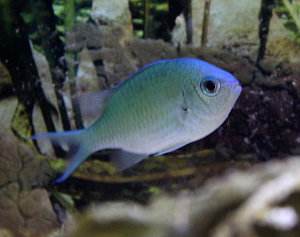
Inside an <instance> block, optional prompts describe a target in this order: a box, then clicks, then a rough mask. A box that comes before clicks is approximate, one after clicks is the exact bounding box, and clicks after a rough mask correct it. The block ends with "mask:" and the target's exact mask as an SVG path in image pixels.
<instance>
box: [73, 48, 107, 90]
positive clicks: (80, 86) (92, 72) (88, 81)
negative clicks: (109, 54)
mask: <svg viewBox="0 0 300 237" xmlns="http://www.w3.org/2000/svg"><path fill="white" fill-rule="evenodd" d="M104 83H105V82H104V81H103V80H99V79H98V78H97V71H96V68H95V65H94V63H93V61H92V58H91V55H90V52H89V50H88V49H87V48H84V49H83V50H82V51H81V52H80V53H79V65H78V71H77V75H76V86H77V90H78V91H79V94H81V93H84V92H91V91H99V90H100V89H102V88H104V86H105V85H104Z"/></svg>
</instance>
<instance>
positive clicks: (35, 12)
mask: <svg viewBox="0 0 300 237" xmlns="http://www.w3.org/2000/svg"><path fill="white" fill-rule="evenodd" d="M262 2H263V3H261V1H237V0H230V1H228V0H227V1H223V0H220V1H201V0H190V1H187V0H186V1H158V0H157V1H154V0H153V1H139V0H135V1H133V0H131V1H129V2H128V1H127V0H122V1H120V0H110V1H106V0H105V1H104V0H102V1H97V0H94V1H74V2H73V1H65V2H64V1H54V2H53V3H51V2H48V1H27V2H26V3H19V2H16V1H2V2H0V23H1V26H2V27H1V28H0V61H1V64H0V78H1V79H0V118H1V119H0V127H1V130H0V131H1V136H0V139H1V142H0V146H1V147H2V149H1V152H0V187H1V188H0V205H1V206H2V207H3V208H1V210H0V233H1V234H2V233H4V234H3V235H4V236H5V234H7V233H8V232H10V233H11V236H22V235H25V234H24V233H25V232H26V233H28V236H47V234H48V233H50V232H51V231H53V230H58V229H61V224H62V223H64V224H65V225H66V226H68V225H69V224H67V223H69V222H70V221H69V219H68V215H66V212H67V211H74V210H76V211H79V213H80V215H84V214H83V213H84V210H86V208H89V207H91V206H93V205H95V204H96V203H97V205H100V204H102V203H103V202H111V203H110V204H109V205H104V206H100V207H99V208H98V207H97V208H96V209H95V211H94V213H98V215H99V216H100V217H99V216H98V217H99V219H98V220H99V222H100V223H104V222H105V221H104V219H105V218H108V219H110V218H111V219H112V220H119V219H118V215H119V216H121V217H122V216H123V217H124V218H125V219H127V220H131V221H130V226H131V227H132V226H134V227H132V228H131V229H130V228H127V224H126V223H125V224H122V225H119V224H116V225H114V226H113V228H110V225H108V227H107V229H106V228H104V227H103V226H102V225H101V228H104V229H100V230H101V231H100V232H101V234H102V235H101V234H100V235H98V236H104V234H103V233H112V232H113V231H116V232H115V233H117V234H120V233H123V234H124V233H125V234H128V235H129V234H130V235H132V236H135V235H136V236H145V233H146V232H147V231H148V232H147V233H148V234H149V233H150V234H149V235H150V236H162V235H163V234H164V236H174V235H176V234H177V235H185V236H194V235H195V233H197V234H198V236H200V235H201V236H233V235H231V234H232V233H231V231H225V227H226V226H227V225H226V223H228V222H229V223H230V226H234V227H236V231H237V233H239V234H240V236H246V235H247V234H249V233H248V232H247V230H251V231H254V230H253V229H252V228H253V226H256V227H257V226H258V227H257V228H256V229H255V233H258V234H260V235H259V236H270V235H268V234H269V233H272V236H274V235H275V234H276V233H278V231H282V232H281V233H282V234H283V236H285V234H286V235H288V234H290V236H298V235H299V233H298V232H297V231H298V227H297V226H298V225H297V224H295V223H298V222H297V220H298V219H297V216H299V213H298V209H297V205H298V203H299V200H298V196H297V192H296V186H297V185H296V184H297V180H298V176H297V174H298V173H299V170H298V168H297V167H298V163H299V162H298V161H297V158H296V159H291V158H290V157H291V156H297V155H299V152H300V151H299V140H300V138H299V134H300V133H299V131H300V124H299V121H300V120H299V116H300V107H299V90H300V84H299V73H300V71H299V64H300V57H299V55H300V54H299V53H300V44H299V42H300V41H299V36H300V33H299V32H300V28H299V26H300V24H299V19H300V15H299V11H298V8H299V5H300V3H299V1H296V0H294V1H284V0H282V1H278V2H276V3H274V2H273V1H262ZM145 3H146V4H145ZM145 13H146V14H145ZM187 56H188V57H196V58H200V59H203V60H206V61H208V62H210V63H212V64H215V65H217V66H219V67H221V68H224V69H225V70H227V71H229V72H231V73H233V74H234V75H235V76H236V77H237V78H238V79H239V81H240V82H241V84H242V86H243V93H242V94H241V96H240V98H239V100H238V102H237V104H236V105H235V107H234V108H233V110H232V113H231V114H230V116H229V118H228V119H227V120H226V122H225V123H224V124H223V125H222V126H221V127H220V128H219V129H217V131H215V132H214V133H213V134H211V135H209V136H208V137H206V138H205V139H203V140H201V141H198V142H196V143H192V144H190V145H188V146H185V147H183V148H181V149H180V150H177V151H175V152H173V153H170V154H168V155H167V156H163V157H153V158H150V159H147V160H146V161H143V162H141V163H139V164H138V165H137V166H135V167H133V168H131V169H129V170H126V171H125V172H123V173H118V171H117V170H116V169H115V167H114V166H113V165H112V164H111V163H110V162H109V159H108V154H109V153H110V151H103V152H100V153H96V154H94V155H93V157H92V158H90V159H89V160H87V161H86V162H84V164H82V165H81V166H80V169H79V170H78V172H76V173H75V174H74V175H73V177H72V178H70V179H69V180H68V181H67V182H65V183H64V184H62V185H60V186H54V185H52V182H51V181H52V180H53V179H54V178H55V177H57V175H58V173H59V172H61V171H62V170H63V169H64V166H65V163H66V162H65V160H66V159H64V158H63V157H64V155H65V151H64V148H66V147H65V146H60V145H54V146H52V145H51V144H49V143H47V144H33V143H32V141H31V140H30V139H29V138H30V137H31V136H32V135H33V134H34V133H38V132H44V131H54V130H56V131H62V130H65V131H66V130H70V129H71V130H74V129H80V128H83V127H87V126H89V124H91V123H92V122H93V121H94V119H95V116H96V117H97V115H94V117H85V115H84V113H82V111H81V110H80V107H79V103H78V100H77V99H76V98H78V97H80V95H82V94H83V93H86V92H94V91H99V90H105V89H108V88H111V87H114V86H115V85H116V84H118V83H120V82H121V81H123V80H126V78H127V77H128V76H129V75H131V74H132V73H134V72H135V71H136V70H137V69H138V68H140V67H142V66H143V65H145V64H148V63H150V62H152V61H155V60H159V59H166V58H177V57H187ZM90 106H93V105H92V104H91V105H90ZM276 162H279V163H278V164H277V163H276ZM256 165H259V168H257V166H256ZM233 171H239V172H240V173H239V174H238V175H233V176H229V178H224V177H225V176H226V175H229V174H231V173H232V172H233ZM224 175H225V176H224ZM279 176H280V177H279ZM213 177H215V178H216V179H217V180H219V181H216V183H212V182H207V180H210V179H211V178H213ZM226 177H227V176H226ZM265 177H268V179H266V178H265ZM267 181H268V182H269V183H267ZM279 184H280V185H279ZM204 187H205V188H204ZM269 187H270V188H269ZM275 189H276V190H278V192H273V191H272V190H275ZM218 190H219V191H218ZM182 192H184V193H182ZM217 192H219V193H221V194H222V195H221V194H220V195H218V194H217ZM166 193H167V194H169V195H171V196H172V198H170V199H161V197H164V195H165V194H166ZM194 193H196V194H194ZM288 193H291V195H293V197H294V196H295V198H294V199H293V200H294V201H293V202H292V201H291V199H290V198H288ZM6 197H11V198H10V199H7V198H6ZM16 197H18V198H16ZM260 197H261V198H260ZM266 197H268V198H266ZM153 199H154V200H156V201H154V202H155V203H156V204H153V205H152V206H151V207H149V206H148V204H149V202H151V200H153ZM128 200H130V201H132V202H133V203H134V205H139V204H142V205H147V206H146V209H144V207H141V206H127V205H126V204H116V203H115V201H120V202H124V201H128ZM197 200H200V201H197ZM268 200H269V201H270V203H272V205H273V203H275V204H274V206H275V207H276V208H275V210H276V211H277V212H276V211H275V212H274V210H272V211H271V209H270V205H268V203H269V201H268ZM277 200H282V202H281V203H285V205H286V206H289V207H290V208H291V209H281V208H282V207H281V206H280V205H278V201H277ZM235 201H236V202H235ZM211 203H212V204H213V203H219V204H220V206H218V205H216V206H214V205H211ZM236 203H239V204H240V206H239V207H236V206H237V205H235V204H236ZM253 203H254V204H257V205H254V204H253ZM118 205H119V206H118ZM222 205H223V206H222ZM252 205H254V207H253V206H252ZM205 207H207V209H205ZM222 207H228V208H225V209H226V210H230V211H228V212H227V211H226V212H224V213H226V215H224V217H220V216H219V215H215V213H219V211H220V213H221V212H222V213H223V211H224V209H222ZM5 208H6V209H5ZM214 208H215V209H214ZM260 208H261V209H260ZM105 209H107V213H106V212H104V211H103V210H105ZM207 210H209V211H207ZM251 210H252V211H253V212H251ZM262 210H264V212H263V213H265V215H264V216H263V217H261V218H260V219H259V218H257V217H256V214H257V213H261V211H262ZM99 213H100V214H99ZM114 213H115V214H114ZM194 213H196V214H195V215H194ZM251 213H254V214H253V215H252V214H251ZM272 213H285V214H286V216H283V217H282V216H280V218H278V219H276V215H275V217H274V215H273V214H272ZM94 215H96V216H97V214H94ZM103 216H106V217H105V218H104V217H103ZM195 216H201V217H203V216H205V217H206V220H208V222H207V223H213V224H209V225H208V224H207V223H204V222H203V221H201V220H202V219H201V218H200V219H201V220H200V219H197V218H196V219H197V220H196V219H194V218H195ZM225 216H227V217H228V219H226V218H225ZM231 216H232V218H231ZM158 217H160V218H161V219H160V218H158ZM229 217H230V218H229ZM233 217H235V219H234V218H233ZM250 217H251V218H250ZM93 218H94V217H93ZM93 218H92V219H93ZM95 218H96V217H95ZM130 218H131V219H130ZM147 218H148V219H147ZM243 218H245V219H243ZM247 218H248V219H247ZM274 218H275V219H276V220H274ZM96 219H97V218H96ZM225 219H226V220H225ZM105 220H107V219H105ZM166 220H168V221H170V222H168V221H166ZM213 220H215V221H213ZM239 220H240V221H239ZM242 220H247V221H245V222H243V221H242ZM139 221H140V222H139ZM210 221H211V222H210ZM226 221H227V222H226ZM140 223H142V224H141V226H140ZM149 223H150V224H149ZM160 223H161V225H159V224H160ZM190 223H198V224H192V225H190ZM214 223H219V225H215V224H214ZM245 223H246V224H245ZM278 223H279V224H278ZM248 224H249V225H248ZM145 226H146V227H145ZM149 226H150V227H149ZM166 226H171V230H170V228H167V227H166ZM195 226H196V227H197V228H196V227H195ZM244 226H246V227H245V229H243V227H244ZM282 226H283V227H282ZM144 227H145V228H144ZM148 227H149V229H147V228H148ZM86 228H87V229H84V228H83V229H79V230H78V232H77V233H75V234H73V235H71V236H82V234H81V233H82V232H81V231H83V232H84V233H86V235H87V236H88V235H89V236H96V234H99V233H98V232H99V231H96V230H95V229H89V228H88V227H86ZM99 228H100V227H99ZM247 228H249V229H247ZM96 229H97V228H96ZM246 229H247V230H246ZM98 230H99V229H98ZM105 231H107V232H105ZM109 231H110V232H109ZM131 231H132V232H131ZM245 231H246V232H245ZM272 231H274V232H272ZM162 233H163V234H162ZM274 233H275V234H274ZM1 234H0V236H1ZM197 234H196V235H197ZM213 234H215V235H213ZM149 235H148V236H149ZM8 236H10V235H8ZM61 236H64V234H61ZM116 236H119V235H116ZM257 236H258V235H257Z"/></svg>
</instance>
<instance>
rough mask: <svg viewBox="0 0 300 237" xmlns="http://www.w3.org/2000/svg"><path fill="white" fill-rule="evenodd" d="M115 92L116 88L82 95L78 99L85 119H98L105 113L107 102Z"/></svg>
mask: <svg viewBox="0 0 300 237" xmlns="http://www.w3.org/2000/svg"><path fill="white" fill-rule="evenodd" d="M113 92H114V89H107V90H102V91H96V92H87V93H83V94H82V95H80V96H79V97H78V98H77V100H78V102H79V106H80V110H81V114H82V117H83V119H84V120H88V121H89V122H91V121H94V120H96V119H98V118H99V117H100V116H101V114H102V113H103V110H104V108H105V105H106V102H107V100H108V99H109V98H110V96H111V95H112V94H113Z"/></svg>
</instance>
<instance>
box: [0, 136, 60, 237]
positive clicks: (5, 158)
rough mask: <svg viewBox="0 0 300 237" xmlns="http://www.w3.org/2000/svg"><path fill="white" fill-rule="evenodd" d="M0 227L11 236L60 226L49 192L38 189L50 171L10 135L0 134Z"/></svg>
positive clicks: (43, 234) (36, 235)
mask: <svg viewBox="0 0 300 237" xmlns="http://www.w3.org/2000/svg"><path fill="white" fill-rule="evenodd" d="M0 146H1V147H0V148H1V149H0V150H1V151H2V152H1V154H0V230H1V229H7V230H8V231H10V232H11V233H12V234H13V235H12V236H18V237H23V236H26V237H27V236H35V237H38V236H45V235H46V234H47V233H50V232H51V231H53V230H55V229H56V228H58V227H59V223H58V221H57V219H56V215H55V213H54V211H53V209H52V205H51V203H50V200H49V196H48V193H47V191H46V190H45V189H42V188H39V187H41V186H42V185H43V184H46V183H48V181H49V178H50V177H51V176H53V173H52V171H51V169H50V167H49V165H48V163H47V162H46V160H44V159H42V158H40V157H39V156H38V155H37V154H36V153H34V152H33V151H32V150H31V149H30V148H29V147H28V146H26V145H25V144H22V143H20V142H18V141H17V140H16V138H15V137H13V136H12V135H9V134H6V133H3V132H1V134H0Z"/></svg>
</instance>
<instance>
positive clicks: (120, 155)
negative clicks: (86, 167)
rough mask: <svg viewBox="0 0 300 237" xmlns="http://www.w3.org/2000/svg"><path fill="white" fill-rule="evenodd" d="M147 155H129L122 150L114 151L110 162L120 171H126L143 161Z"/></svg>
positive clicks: (129, 153)
mask: <svg viewBox="0 0 300 237" xmlns="http://www.w3.org/2000/svg"><path fill="white" fill-rule="evenodd" d="M148 156H149V155H146V154H137V153H131V152H127V151H124V150H116V151H114V152H113V153H112V155H111V162H112V163H113V164H114V165H115V166H116V167H117V168H118V169H119V170H120V171H123V170H126V169H128V168H130V167H132V166H134V165H135V164H137V163H138V162H140V161H142V160H144V159H145V158H147V157H148Z"/></svg>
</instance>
